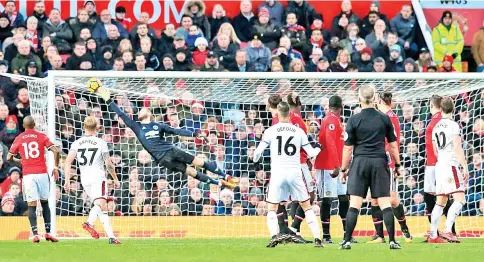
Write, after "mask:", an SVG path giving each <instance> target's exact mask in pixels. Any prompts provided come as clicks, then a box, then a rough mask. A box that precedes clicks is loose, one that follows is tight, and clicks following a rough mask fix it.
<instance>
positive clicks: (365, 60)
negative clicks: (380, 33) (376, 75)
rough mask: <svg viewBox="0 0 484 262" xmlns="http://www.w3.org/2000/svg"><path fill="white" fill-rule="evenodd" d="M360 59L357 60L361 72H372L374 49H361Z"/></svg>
mask: <svg viewBox="0 0 484 262" xmlns="http://www.w3.org/2000/svg"><path fill="white" fill-rule="evenodd" d="M360 54H361V56H360V59H358V60H356V61H355V64H356V65H357V66H358V69H359V71H360V72H372V71H373V59H372V57H371V56H372V55H373V51H372V50H371V48H369V47H365V48H363V49H362V50H361V51H360Z"/></svg>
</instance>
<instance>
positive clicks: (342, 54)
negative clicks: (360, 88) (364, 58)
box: [330, 49, 351, 72]
mask: <svg viewBox="0 0 484 262" xmlns="http://www.w3.org/2000/svg"><path fill="white" fill-rule="evenodd" d="M350 62H351V61H350V54H349V53H348V51H347V50H345V49H343V50H339V52H338V57H337V58H336V61H334V62H333V63H331V66H330V70H331V72H346V71H348V70H347V67H348V64H349V63H350Z"/></svg>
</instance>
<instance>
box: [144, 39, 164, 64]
mask: <svg viewBox="0 0 484 262" xmlns="http://www.w3.org/2000/svg"><path fill="white" fill-rule="evenodd" d="M139 51H140V52H141V53H143V55H144V56H145V60H146V67H149V68H151V69H153V70H155V71H157V70H158V69H159V68H160V66H161V65H160V59H159V56H160V55H159V54H158V52H157V51H156V50H155V49H154V47H153V44H152V42H151V38H149V37H143V38H142V39H141V42H140V50H139Z"/></svg>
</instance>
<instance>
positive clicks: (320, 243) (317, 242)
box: [314, 238, 325, 248]
mask: <svg viewBox="0 0 484 262" xmlns="http://www.w3.org/2000/svg"><path fill="white" fill-rule="evenodd" d="M314 247H319V248H324V247H325V246H324V245H323V241H321V239H319V238H315V239H314Z"/></svg>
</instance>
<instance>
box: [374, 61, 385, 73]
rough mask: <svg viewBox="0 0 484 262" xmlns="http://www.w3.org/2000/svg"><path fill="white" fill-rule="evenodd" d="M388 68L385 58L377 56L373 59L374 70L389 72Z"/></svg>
mask: <svg viewBox="0 0 484 262" xmlns="http://www.w3.org/2000/svg"><path fill="white" fill-rule="evenodd" d="M386 70H387V69H386V63H385V59H383V58H382V57H377V58H375V59H374V60H373V72H377V73H383V72H387V71H386Z"/></svg>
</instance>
